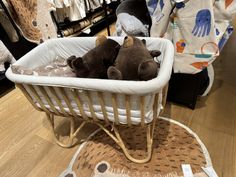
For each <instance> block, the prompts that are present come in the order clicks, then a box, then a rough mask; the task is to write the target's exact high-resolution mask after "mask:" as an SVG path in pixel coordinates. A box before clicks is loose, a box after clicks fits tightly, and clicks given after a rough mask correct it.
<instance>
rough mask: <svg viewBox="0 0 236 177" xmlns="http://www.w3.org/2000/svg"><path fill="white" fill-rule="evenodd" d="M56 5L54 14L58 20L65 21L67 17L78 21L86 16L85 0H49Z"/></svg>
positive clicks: (52, 4)
mask: <svg viewBox="0 0 236 177" xmlns="http://www.w3.org/2000/svg"><path fill="white" fill-rule="evenodd" d="M48 2H49V3H50V4H51V6H53V7H54V14H55V17H56V20H57V22H64V20H65V19H68V20H70V21H77V20H80V19H82V18H84V17H85V16H86V12H85V9H86V8H85V0H48Z"/></svg>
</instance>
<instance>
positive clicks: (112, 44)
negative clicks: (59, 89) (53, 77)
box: [67, 35, 120, 79]
mask: <svg viewBox="0 0 236 177" xmlns="http://www.w3.org/2000/svg"><path fill="white" fill-rule="evenodd" d="M119 49H120V45H119V44H118V43H117V42H116V41H114V40H112V39H107V38H106V37H105V36H103V35H101V36H98V37H97V39H96V47H95V48H93V49H92V50H90V51H88V52H87V53H86V54H85V55H84V56H82V57H78V58H76V56H71V57H69V58H68V59H67V64H68V65H69V66H70V67H71V68H72V70H73V72H75V74H76V76H77V77H85V78H101V79H107V78H108V77H107V69H108V68H109V67H110V66H112V65H113V64H114V61H115V59H116V56H117V54H118V52H119Z"/></svg>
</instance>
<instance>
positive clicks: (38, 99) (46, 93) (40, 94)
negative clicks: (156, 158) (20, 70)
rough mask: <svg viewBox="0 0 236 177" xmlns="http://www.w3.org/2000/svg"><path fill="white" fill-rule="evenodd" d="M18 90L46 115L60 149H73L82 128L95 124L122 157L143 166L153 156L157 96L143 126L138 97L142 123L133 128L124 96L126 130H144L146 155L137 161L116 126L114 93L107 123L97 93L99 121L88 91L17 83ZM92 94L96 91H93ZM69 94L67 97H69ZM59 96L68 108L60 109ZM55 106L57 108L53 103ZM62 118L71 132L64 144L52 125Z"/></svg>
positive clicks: (103, 105)
mask: <svg viewBox="0 0 236 177" xmlns="http://www.w3.org/2000/svg"><path fill="white" fill-rule="evenodd" d="M17 87H19V88H20V89H21V91H22V92H23V93H24V95H25V96H26V98H27V99H28V100H29V101H30V103H31V104H32V105H33V106H34V107H35V108H36V109H37V110H39V111H44V112H45V113H46V116H47V119H48V120H49V122H50V125H51V128H52V131H53V134H54V137H55V141H56V143H57V144H58V145H60V146H61V147H66V148H69V147H72V146H74V145H75V144H77V142H75V141H74V138H75V137H76V136H77V135H78V134H79V132H80V131H81V129H82V128H83V127H84V126H85V125H86V124H87V123H94V124H96V125H98V126H99V127H100V128H101V129H102V130H103V131H104V132H105V133H106V134H107V135H108V136H110V137H111V138H112V139H113V140H114V141H115V142H116V143H117V145H119V147H120V148H121V149H122V150H123V152H124V154H125V156H126V157H127V158H128V159H129V160H131V161H132V162H135V163H145V162H148V161H149V160H150V159H151V156H152V145H153V134H154V130H155V124H156V119H157V117H158V100H159V93H156V94H155V97H154V102H153V120H152V122H151V123H148V124H147V123H145V115H144V107H145V97H144V96H139V99H140V115H141V121H140V124H138V125H134V124H132V122H131V102H130V99H131V96H130V95H125V107H126V115H127V125H126V126H128V127H131V126H141V127H143V128H146V138H147V156H146V157H145V158H144V159H136V158H134V157H132V156H131V155H130V154H129V152H128V149H127V148H126V146H125V144H124V142H123V140H122V138H121V136H120V133H119V130H118V128H117V127H118V126H120V123H119V115H118V105H117V95H116V94H115V93H111V101H112V107H113V111H114V122H111V121H109V119H108V116H107V112H106V108H105V99H104V96H103V93H102V92H97V96H98V99H99V103H100V106H101V110H102V113H103V116H104V120H99V119H98V118H97V116H96V113H95V110H94V108H93V100H92V96H91V93H90V91H88V90H85V91H83V93H81V92H79V91H78V90H76V89H69V90H67V92H66V91H65V89H67V88H62V87H61V88H54V87H48V86H36V85H34V86H33V85H20V84H18V85H17ZM167 89H168V86H166V87H165V88H164V89H163V90H162V91H163V94H162V98H163V99H162V104H163V105H165V100H166V92H167ZM93 92H95V91H93ZM68 94H70V96H69V95H68ZM81 94H83V96H85V97H86V98H87V102H86V103H87V104H88V107H89V111H90V113H91V117H87V116H86V114H85V111H84V108H83V106H82V102H81V99H80V96H81ZM71 96H72V98H73V100H74V101H75V103H76V105H77V107H78V110H79V111H80V113H81V115H78V114H77V113H76V112H75V111H74V108H73V106H72V105H71V103H70V98H69V97H71ZM60 97H61V98H62V99H63V101H64V102H65V103H64V104H66V106H67V109H68V110H66V109H65V107H64V106H63V104H62V102H61V99H60ZM45 102H47V104H46V105H47V106H46V105H45ZM53 102H54V103H56V104H57V107H56V105H54V104H53ZM55 115H58V116H63V117H67V118H68V119H69V120H70V133H69V138H68V140H69V142H68V143H63V142H61V141H60V138H59V136H58V135H57V133H56V131H55V125H54V116H55ZM78 118H80V119H81V120H82V123H81V124H80V125H79V126H78V127H75V121H76V120H77V119H78ZM107 126H111V130H109V129H108V128H107Z"/></svg>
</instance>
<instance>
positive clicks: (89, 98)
mask: <svg viewBox="0 0 236 177" xmlns="http://www.w3.org/2000/svg"><path fill="white" fill-rule="evenodd" d="M83 93H84V94H85V96H86V97H87V99H88V105H89V110H90V112H91V115H92V118H93V120H94V121H98V118H97V116H96V114H95V111H94V108H93V102H92V99H91V96H90V92H89V91H87V90H84V91H83Z"/></svg>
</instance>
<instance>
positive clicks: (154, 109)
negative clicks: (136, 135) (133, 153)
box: [151, 93, 159, 138]
mask: <svg viewBox="0 0 236 177" xmlns="http://www.w3.org/2000/svg"><path fill="white" fill-rule="evenodd" d="M158 100H159V93H156V94H155V99H154V104H153V120H152V122H153V125H152V130H151V138H153V134H154V129H155V124H156V120H157V116H158V115H157V107H158Z"/></svg>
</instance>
